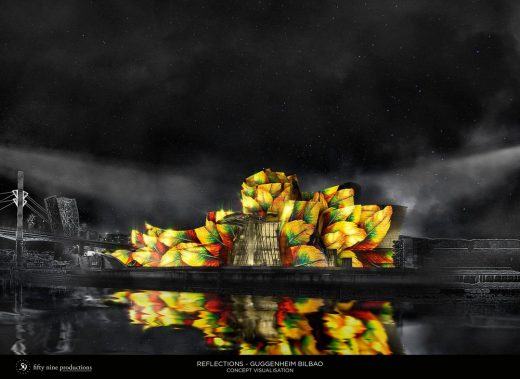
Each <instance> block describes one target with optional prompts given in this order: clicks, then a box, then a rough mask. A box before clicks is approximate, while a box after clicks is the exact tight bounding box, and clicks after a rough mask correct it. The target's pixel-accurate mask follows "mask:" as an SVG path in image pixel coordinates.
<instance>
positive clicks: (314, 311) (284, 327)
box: [111, 291, 394, 355]
mask: <svg viewBox="0 0 520 379" xmlns="http://www.w3.org/2000/svg"><path fill="white" fill-rule="evenodd" d="M111 301H112V302H114V303H119V304H124V305H127V306H128V307H129V309H128V315H129V318H130V320H131V323H133V324H137V325H142V326H143V330H146V329H149V328H154V327H172V328H173V329H179V328H196V329H199V330H201V331H202V332H203V333H204V337H205V342H206V343H207V344H208V345H209V346H211V347H212V348H215V349H217V350H236V351H238V353H239V354H244V355H250V354H269V355H286V354H304V355H321V354H349V355H351V354H385V355H386V354H392V350H391V348H390V343H389V338H388V333H387V329H386V327H392V326H393V325H394V321H393V318H392V307H391V304H390V303H389V302H358V301H348V302H338V301H331V300H323V299H316V298H297V299H293V298H287V297H284V298H274V297H253V296H235V295H233V296H228V297H226V298H225V299H224V298H223V297H220V296H218V295H215V294H203V293H188V292H170V291H137V292H130V291H124V292H116V293H114V294H113V295H112V296H111Z"/></svg>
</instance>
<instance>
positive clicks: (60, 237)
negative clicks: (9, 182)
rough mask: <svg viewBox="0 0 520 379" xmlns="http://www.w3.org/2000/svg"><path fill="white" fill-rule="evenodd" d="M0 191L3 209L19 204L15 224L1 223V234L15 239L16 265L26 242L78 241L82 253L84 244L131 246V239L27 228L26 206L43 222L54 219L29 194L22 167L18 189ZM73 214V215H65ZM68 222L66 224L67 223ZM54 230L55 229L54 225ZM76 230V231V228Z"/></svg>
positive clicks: (73, 242)
mask: <svg viewBox="0 0 520 379" xmlns="http://www.w3.org/2000/svg"><path fill="white" fill-rule="evenodd" d="M1 195H6V196H5V197H4V198H2V199H0V206H2V205H3V204H6V203H7V205H4V206H2V207H1V208H0V211H2V210H4V209H7V208H8V207H9V206H12V205H15V206H16V208H17V213H16V221H17V222H16V228H10V227H2V226H0V238H4V239H8V240H13V241H15V242H16V265H17V266H18V267H20V265H21V263H22V255H23V250H24V243H25V242H53V243H61V244H64V245H77V246H78V247H79V252H80V253H83V251H84V248H85V246H91V247H101V248H105V249H121V248H123V249H129V248H130V247H131V245H130V244H128V243H119V242H112V241H102V240H89V239H85V238H81V237H79V236H77V235H74V233H63V234H61V233H47V232H44V231H38V230H33V229H29V230H25V229H24V214H23V209H24V207H27V208H29V209H30V210H31V211H32V212H33V214H32V215H31V216H32V218H33V219H34V217H39V218H40V219H41V220H42V221H43V222H44V223H48V224H51V222H52V220H51V217H50V214H48V211H47V209H45V208H44V207H42V206H41V205H40V204H38V202H37V201H35V200H34V199H33V198H31V197H30V196H29V193H28V192H26V191H24V173H23V171H18V189H17V190H12V191H8V192H2V193H0V196H1ZM46 202H47V200H46ZM65 216H67V217H70V215H65ZM76 219H77V208H76ZM64 226H65V225H64ZM53 230H54V229H53ZM76 234H77V231H76Z"/></svg>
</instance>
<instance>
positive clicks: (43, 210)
mask: <svg viewBox="0 0 520 379" xmlns="http://www.w3.org/2000/svg"><path fill="white" fill-rule="evenodd" d="M27 199H28V200H29V201H31V202H32V203H33V204H34V205H35V206H36V208H38V209H39V210H40V211H41V212H42V213H43V214H47V209H45V208H44V207H42V206H41V205H40V204H38V202H37V201H36V200H34V199H33V198H32V197H31V196H27Z"/></svg>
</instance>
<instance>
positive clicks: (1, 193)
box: [0, 191, 13, 195]
mask: <svg viewBox="0 0 520 379" xmlns="http://www.w3.org/2000/svg"><path fill="white" fill-rule="evenodd" d="M8 193H10V194H12V193H13V191H7V192H0V195H7V194H8Z"/></svg>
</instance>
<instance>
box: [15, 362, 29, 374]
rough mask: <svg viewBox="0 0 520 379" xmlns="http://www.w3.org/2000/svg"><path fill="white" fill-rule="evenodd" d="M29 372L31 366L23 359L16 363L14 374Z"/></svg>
mask: <svg viewBox="0 0 520 379" xmlns="http://www.w3.org/2000/svg"><path fill="white" fill-rule="evenodd" d="M29 371H31V366H29V362H27V361H26V360H25V359H21V360H19V361H17V362H16V372H17V373H18V374H27V373H28V372H29Z"/></svg>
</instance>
